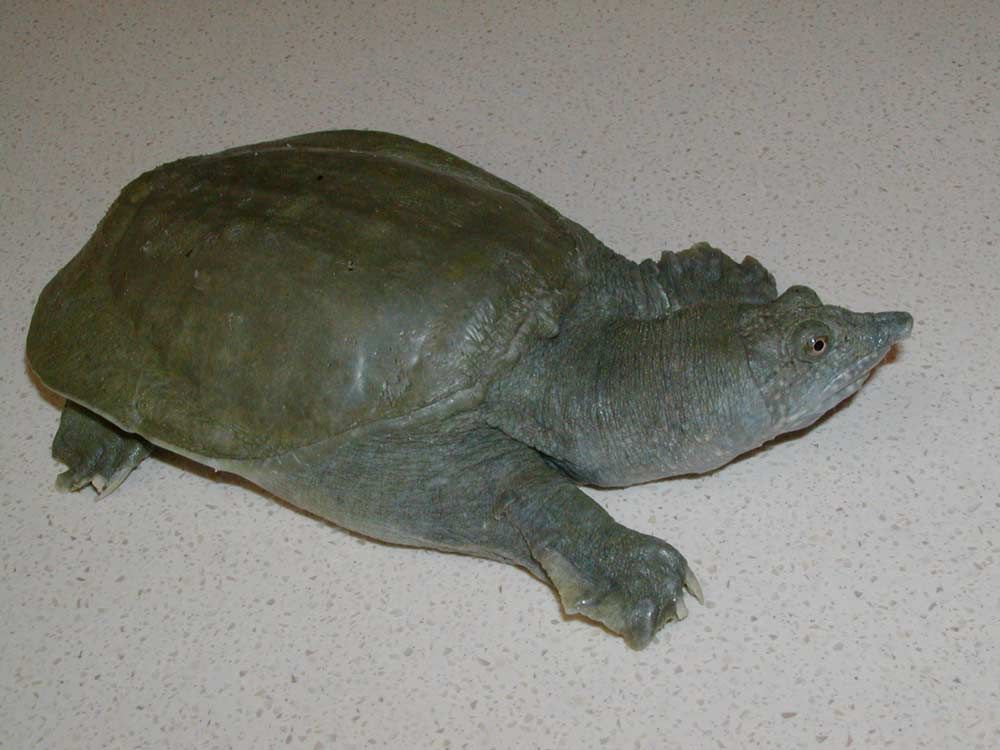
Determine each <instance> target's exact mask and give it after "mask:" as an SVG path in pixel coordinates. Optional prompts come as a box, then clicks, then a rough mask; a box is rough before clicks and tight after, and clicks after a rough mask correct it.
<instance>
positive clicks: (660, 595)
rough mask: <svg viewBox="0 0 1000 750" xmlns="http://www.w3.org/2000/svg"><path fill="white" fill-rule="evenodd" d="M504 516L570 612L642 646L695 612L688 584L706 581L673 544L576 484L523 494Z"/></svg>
mask: <svg viewBox="0 0 1000 750" xmlns="http://www.w3.org/2000/svg"><path fill="white" fill-rule="evenodd" d="M500 515H501V516H502V517H504V518H506V519H507V520H508V521H509V522H510V523H511V524H512V525H513V526H515V527H516V528H517V529H518V531H520V532H521V534H522V536H523V537H524V539H525V541H526V542H527V544H528V548H529V549H530V551H531V554H532V556H533V557H534V559H535V560H537V561H538V563H539V564H540V565H541V567H542V568H543V569H544V570H545V573H546V575H547V576H548V578H549V580H550V581H551V582H552V584H553V586H554V587H555V588H556V591H557V592H558V593H559V598H560V599H561V601H562V604H563V608H564V609H565V611H566V613H567V614H575V613H580V614H582V615H584V616H586V617H588V618H590V619H592V620H597V621H598V622H600V623H602V624H604V625H605V626H606V627H607V628H609V629H610V630H612V631H614V632H616V633H619V634H621V635H622V636H623V637H624V638H625V641H626V642H627V643H628V645H629V646H631V647H632V648H635V649H642V648H644V647H645V646H647V645H648V644H649V642H650V641H651V640H652V639H653V636H654V635H655V634H656V632H657V631H658V630H659V629H660V628H661V627H663V625H665V624H666V623H668V622H670V621H673V620H683V619H684V618H685V617H686V616H687V607H686V606H685V604H684V599H683V593H684V590H685V589H686V590H687V591H688V593H690V594H691V595H692V596H694V597H695V598H696V599H697V600H698V601H699V602H701V603H704V598H703V595H702V591H701V586H700V584H699V583H698V579H697V578H695V576H694V573H693V572H691V569H690V567H689V566H688V564H687V561H686V560H685V559H684V557H683V556H682V555H681V554H680V553H679V552H678V551H677V550H676V549H674V548H673V547H672V546H671V545H669V544H667V543H666V542H664V541H662V540H660V539H657V538H656V537H652V536H649V535H647V534H642V533H640V532H638V531H634V530H632V529H629V528H627V527H625V526H622V525H621V524H619V523H617V522H616V521H615V520H614V519H613V518H612V517H611V516H610V515H609V514H608V513H607V512H606V511H605V510H604V509H603V508H601V507H600V506H599V505H598V504H597V503H596V502H594V501H593V500H592V499H591V498H590V497H588V496H587V495H586V494H584V493H583V492H581V491H580V490H579V489H577V488H576V487H575V486H573V485H571V484H569V483H562V482H560V483H558V484H557V485H556V486H555V487H554V488H552V489H551V490H550V492H548V493H542V494H540V495H533V496H527V497H526V496H523V495H520V494H519V495H518V496H515V497H513V498H512V499H510V500H509V501H508V502H506V503H505V504H504V505H502V506H501V508H500Z"/></svg>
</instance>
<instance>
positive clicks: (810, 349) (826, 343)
mask: <svg viewBox="0 0 1000 750" xmlns="http://www.w3.org/2000/svg"><path fill="white" fill-rule="evenodd" d="M829 348H830V339H829V338H828V337H827V336H810V337H809V339H808V341H806V353H807V354H809V356H810V357H822V356H823V355H824V354H826V350H827V349H829Z"/></svg>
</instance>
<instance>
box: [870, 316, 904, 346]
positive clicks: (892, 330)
mask: <svg viewBox="0 0 1000 750" xmlns="http://www.w3.org/2000/svg"><path fill="white" fill-rule="evenodd" d="M873 317H874V320H875V331H876V334H875V335H876V338H877V340H878V343H879V346H880V347H890V346H892V345H893V344H895V343H896V342H897V341H902V340H903V339H905V338H906V337H907V336H909V335H910V331H911V330H913V316H912V315H910V314H909V313H905V312H883V313H875V314H874V315H873Z"/></svg>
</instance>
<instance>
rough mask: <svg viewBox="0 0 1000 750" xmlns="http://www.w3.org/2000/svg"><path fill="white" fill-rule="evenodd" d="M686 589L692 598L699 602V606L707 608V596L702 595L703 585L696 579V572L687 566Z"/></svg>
mask: <svg viewBox="0 0 1000 750" xmlns="http://www.w3.org/2000/svg"><path fill="white" fill-rule="evenodd" d="M684 588H686V589H687V590H688V592H689V593H690V594H691V596H693V597H694V598H695V599H697V600H698V604H700V605H701V606H703V607H704V606H705V594H703V593H702V590H701V584H700V583H698V579H697V578H695V575H694V571H692V570H691V568H689V567H686V566H685V568H684Z"/></svg>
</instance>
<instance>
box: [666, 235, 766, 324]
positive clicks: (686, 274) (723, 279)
mask: <svg viewBox="0 0 1000 750" xmlns="http://www.w3.org/2000/svg"><path fill="white" fill-rule="evenodd" d="M656 265H657V266H658V268H659V273H658V279H659V282H660V286H661V287H662V288H663V291H664V293H665V294H666V295H667V299H668V300H670V306H671V307H672V308H678V307H688V306H690V305H698V304H702V303H705V302H720V301H734V302H736V301H739V302H749V303H752V304H760V303H762V302H771V301H772V300H774V299H775V298H777V296H778V290H777V287H776V286H775V284H774V277H773V276H772V275H771V274H770V273H769V272H768V271H767V269H765V268H764V267H763V266H762V265H761V264H760V263H759V262H757V261H756V260H755V259H753V258H751V257H750V256H747V257H746V258H744V259H743V262H742V263H737V262H736V261H735V260H733V259H732V258H730V257H729V256H728V255H726V254H725V253H724V252H722V251H721V250H719V249H717V248H714V247H712V246H711V245H709V244H708V243H707V242H699V243H698V244H697V245H694V246H692V247H689V248H688V249H687V250H682V251H681V252H679V253H674V252H665V253H663V255H662V256H661V257H660V260H659V262H657V264H656Z"/></svg>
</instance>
